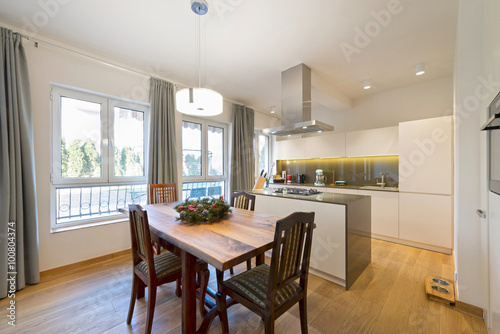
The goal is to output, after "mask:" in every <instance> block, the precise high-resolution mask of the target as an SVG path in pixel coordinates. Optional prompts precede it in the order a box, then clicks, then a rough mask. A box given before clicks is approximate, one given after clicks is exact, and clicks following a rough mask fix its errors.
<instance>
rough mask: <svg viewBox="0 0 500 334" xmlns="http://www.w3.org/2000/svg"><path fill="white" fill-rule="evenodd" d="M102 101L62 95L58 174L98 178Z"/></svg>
mask: <svg viewBox="0 0 500 334" xmlns="http://www.w3.org/2000/svg"><path fill="white" fill-rule="evenodd" d="M101 165H102V156H101V104H100V103H94V102H88V101H82V100H77V99H72V98H69V97H61V177H63V178H70V177H71V178H75V177H81V178H92V177H101V174H102V172H101Z"/></svg>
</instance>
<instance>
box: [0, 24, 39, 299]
mask: <svg viewBox="0 0 500 334" xmlns="http://www.w3.org/2000/svg"><path fill="white" fill-rule="evenodd" d="M0 36H1V39H2V40H1V44H0V157H1V160H0V245H1V246H0V298H4V297H5V296H7V295H8V293H9V294H10V293H11V288H12V287H13V286H12V285H11V284H10V282H13V281H7V279H8V278H9V279H11V278H12V277H15V282H16V284H15V289H17V290H19V289H22V288H24V287H25V285H26V284H35V283H38V282H39V281H40V273H39V266H38V216H37V207H36V195H35V157H34V149H33V121H32V113H31V97H30V85H29V79H28V64H27V61H26V55H25V53H24V48H23V45H22V37H21V35H19V34H16V33H13V32H12V31H11V30H9V29H6V28H1V27H0ZM14 273H16V274H14ZM8 282H9V284H8Z"/></svg>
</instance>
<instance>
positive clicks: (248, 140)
mask: <svg viewBox="0 0 500 334" xmlns="http://www.w3.org/2000/svg"><path fill="white" fill-rule="evenodd" d="M253 136H254V111H253V109H250V108H247V107H245V106H240V105H235V104H233V145H232V146H233V148H232V156H231V193H233V192H234V191H237V190H249V189H252V188H253V186H254V182H255V176H254V175H255V173H254V169H255V165H254V164H255V160H254V150H253Z"/></svg>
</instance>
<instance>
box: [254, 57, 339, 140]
mask: <svg viewBox="0 0 500 334" xmlns="http://www.w3.org/2000/svg"><path fill="white" fill-rule="evenodd" d="M281 124H282V125H281V126H278V127H274V128H269V129H264V130H263V133H264V134H270V135H273V136H288V135H297V134H304V133H314V132H319V131H321V132H326V131H333V126H331V125H328V124H325V123H323V122H319V121H316V120H311V69H310V68H309V67H307V66H306V65H304V64H300V65H297V66H294V67H292V68H289V69H288V70H286V71H283V72H282V73H281Z"/></svg>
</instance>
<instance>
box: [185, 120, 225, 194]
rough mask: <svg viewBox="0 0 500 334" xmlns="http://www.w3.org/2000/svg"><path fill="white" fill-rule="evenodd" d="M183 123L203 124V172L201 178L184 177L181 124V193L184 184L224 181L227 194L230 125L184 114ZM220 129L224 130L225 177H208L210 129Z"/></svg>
mask: <svg viewBox="0 0 500 334" xmlns="http://www.w3.org/2000/svg"><path fill="white" fill-rule="evenodd" d="M182 122H192V123H198V124H201V151H202V154H201V164H202V167H201V169H202V171H201V176H184V175H183V173H182V169H183V168H184V158H183V153H182V150H183V143H182V131H183V130H182V128H183V127H182V123H181V136H180V137H181V155H180V156H181V165H180V168H181V187H180V188H181V193H182V189H183V188H184V183H197V182H199V183H203V182H207V183H209V182H214V181H223V182H224V194H227V193H228V191H229V175H230V172H229V159H230V156H229V125H228V124H227V123H224V122H221V121H214V120H209V119H205V118H201V117H194V116H187V115H184V114H183V117H182ZM209 126H213V127H219V128H222V129H224V151H223V154H224V162H223V168H224V173H223V175H219V176H209V175H208V127H209Z"/></svg>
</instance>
